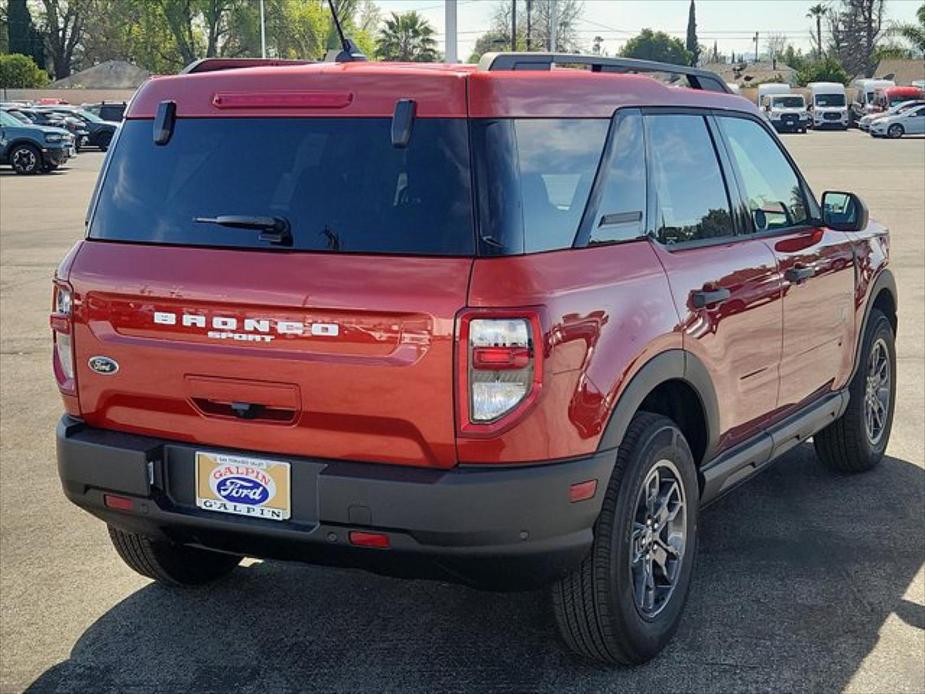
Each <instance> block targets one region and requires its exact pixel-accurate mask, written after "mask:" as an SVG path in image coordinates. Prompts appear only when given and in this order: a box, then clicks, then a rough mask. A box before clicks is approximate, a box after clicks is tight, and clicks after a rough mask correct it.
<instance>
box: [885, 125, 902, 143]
mask: <svg viewBox="0 0 925 694" xmlns="http://www.w3.org/2000/svg"><path fill="white" fill-rule="evenodd" d="M905 133H906V131H905V129H904V128H903V126H901V125H900V124H899V123H893V125H891V126H890V127H889V128H887V131H886V134H887V135H888V136H890V137H891V138H893V139H894V140H895V139H896V138H899V137H902V136H903V135H904V134H905Z"/></svg>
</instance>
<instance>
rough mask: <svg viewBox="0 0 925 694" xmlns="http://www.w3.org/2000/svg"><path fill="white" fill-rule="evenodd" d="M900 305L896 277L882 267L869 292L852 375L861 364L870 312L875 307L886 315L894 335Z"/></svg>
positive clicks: (856, 342)
mask: <svg viewBox="0 0 925 694" xmlns="http://www.w3.org/2000/svg"><path fill="white" fill-rule="evenodd" d="M898 305H899V296H898V294H897V291H896V279H895V278H894V277H893V273H892V272H891V271H890V269H889V268H884V269H882V270H881V271H880V272H879V274H878V275H877V279H875V280H874V282H873V285H872V286H871V289H870V292H869V293H868V294H867V305H866V306H865V307H864V318H863V319H862V321H861V325H860V329H859V330H858V334H857V337H856V338H855V343H854V368H853V369H852V370H851V377H852V378H854V374H856V373H857V370H858V367H859V366H860V363H861V362H860V356H861V345H862V344H863V341H864V335H865V333H866V332H867V324H868V322H869V321H870V314H871V311H872V310H873V309H875V308H876V309H878V310H879V311H881V312H882V313H883V314H885V315H886V317H887V319H888V320H889V321H890V325H891V326H892V327H893V335H894V336H895V335H896V329H897V328H898V327H899V323H898V314H897V308H898Z"/></svg>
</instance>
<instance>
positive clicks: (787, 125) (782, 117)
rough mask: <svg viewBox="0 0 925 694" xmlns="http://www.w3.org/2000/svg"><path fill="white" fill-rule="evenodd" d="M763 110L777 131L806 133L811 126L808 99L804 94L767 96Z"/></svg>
mask: <svg viewBox="0 0 925 694" xmlns="http://www.w3.org/2000/svg"><path fill="white" fill-rule="evenodd" d="M762 110H763V111H764V113H765V115H766V116H767V118H768V120H769V121H770V123H771V125H773V126H774V129H775V130H777V132H799V133H805V132H806V129H807V128H808V127H809V126H810V122H811V121H810V117H809V111H808V110H807V108H806V99H804V98H803V95H802V94H783V95H780V94H772V95H769V96H765V97H764V103H763V105H762Z"/></svg>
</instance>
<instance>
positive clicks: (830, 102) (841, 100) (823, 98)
mask: <svg viewBox="0 0 925 694" xmlns="http://www.w3.org/2000/svg"><path fill="white" fill-rule="evenodd" d="M844 105H845V95H844V94H816V106H823V107H825V106H844Z"/></svg>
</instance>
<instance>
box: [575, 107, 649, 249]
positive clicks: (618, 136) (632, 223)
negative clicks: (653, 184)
mask: <svg viewBox="0 0 925 694" xmlns="http://www.w3.org/2000/svg"><path fill="white" fill-rule="evenodd" d="M599 189H600V196H599V200H598V201H597V204H596V206H595V213H594V217H593V219H592V220H591V231H590V235H589V237H588V242H589V243H612V242H614V241H625V240H627V239H634V238H638V237H639V236H642V235H643V234H645V229H646V217H645V210H646V153H645V139H644V134H643V126H642V116H641V115H639V114H638V113H627V114H624V115H621V116H619V117H618V119H617V121H616V129H615V130H614V133H613V137H612V141H611V144H610V148H609V160H608V161H607V162H606V164H605V165H604V168H603V172H602V179H601V183H600V186H599Z"/></svg>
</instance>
